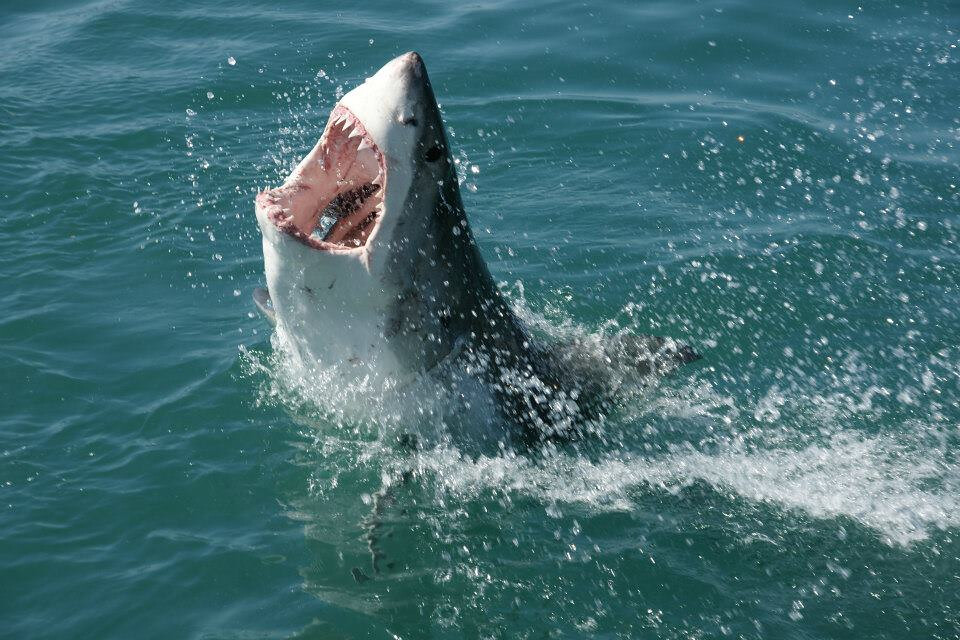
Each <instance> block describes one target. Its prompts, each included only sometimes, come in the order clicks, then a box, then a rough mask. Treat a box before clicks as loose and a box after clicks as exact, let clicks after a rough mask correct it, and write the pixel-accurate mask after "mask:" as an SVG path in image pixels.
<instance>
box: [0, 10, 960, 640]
mask: <svg viewBox="0 0 960 640" xmlns="http://www.w3.org/2000/svg"><path fill="white" fill-rule="evenodd" d="M958 30H960V11H958V8H957V5H956V4H955V3H952V2H903V3H895V2H890V1H888V0H880V1H878V2H872V3H860V4H858V3H855V2H842V1H834V2H825V1H814V2H809V3H795V2H785V1H783V0H772V1H770V2H763V3H760V2H747V1H745V0H717V1H702V2H690V3H680V2H643V3H634V2H626V1H621V0H617V1H611V2H603V3H555V2H546V1H534V2H526V3H507V2H490V3H439V2H436V3H431V2H418V3H412V4H411V3H385V2H376V1H374V2H368V3H364V4H362V5H358V6H345V5H341V4H333V3H327V4H325V5H320V4H317V3H307V2H299V3H285V4H284V5H283V6H278V5H277V3H266V2H252V3H234V2H229V3H228V2H214V1H194V2H179V1H177V2H169V3H152V2H144V1H142V0H128V1H125V0H117V1H108V0H104V1H100V2H83V1H77V2H55V1H50V2H34V3H20V2H6V3H4V4H3V6H2V7H0V220H2V233H0V305H2V310H3V313H0V408H2V410H0V507H2V512H0V513H2V515H0V541H2V544H0V637H4V638H7V637H8V638H204V639H213V638H238V639H240V638H242V639H248V638H403V639H408V638H480V637H483V638H581V637H603V638H658V639H659V638H663V639H668V638H669V639H674V638H677V639H679V638H697V639H701V638H789V639H804V640H807V639H815V638H857V639H861V638H891V639H902V638H943V639H945V638H956V637H958V634H960V539H958V536H960V459H958V451H960V449H958V447H960V429H958V424H960V407H958V401H960V387H958V381H960V377H958V376H960V351H958V347H957V345H958V342H960V322H958V321H960V290H958V285H960V256H958V251H957V232H958V228H960V190H958V181H960V148H958V146H960V111H958V106H957V105H958V104H960V83H958V78H960V64H958V61H960V50H958V43H960V36H958ZM411 49H416V50H418V51H419V52H421V54H422V55H423V56H424V58H425V60H426V64H427V67H428V69H429V72H430V75H431V78H432V80H433V83H434V86H435V90H436V93H437V95H438V99H439V100H440V102H441V103H442V108H443V112H444V116H445V119H446V122H447V125H448V127H449V131H450V133H451V135H452V143H453V146H454V147H455V152H456V157H457V159H458V162H459V168H460V174H461V178H462V183H463V184H462V189H463V194H464V199H465V204H466V207H467V211H468V214H469V216H470V218H471V221H472V224H473V227H474V231H475V233H476V235H477V239H478V242H479V244H480V246H481V249H482V252H483V255H484V256H485V258H486V260H487V262H488V264H489V266H490V269H491V271H492V273H493V275H494V277H495V279H496V280H497V281H498V283H500V284H501V285H502V287H503V289H504V291H505V292H506V293H507V295H508V296H509V298H510V300H511V303H512V304H513V305H514V307H515V308H516V309H517V312H518V313H519V314H521V316H522V317H523V318H525V319H526V321H527V322H529V323H530V324H531V325H533V326H535V327H536V328H537V330H538V331H540V332H544V333H549V334H554V335H567V334H571V333H572V334H578V335H581V336H588V337H591V338H593V339H596V340H603V339H604V336H608V335H610V334H611V333H613V332H616V331H619V330H624V329H629V330H633V331H637V332H646V333H657V334H662V335H669V336H673V337H675V338H678V339H681V340H684V341H687V342H689V343H691V344H693V345H695V346H696V347H697V349H698V350H700V352H701V353H702V354H703V356H704V357H703V359H702V360H701V361H699V362H697V363H695V364H692V365H688V366H686V367H684V368H683V369H681V370H679V371H677V372H675V373H674V374H672V375H670V376H668V377H666V378H664V379H662V380H660V381H658V382H657V383H656V384H653V385H651V386H649V387H646V388H644V389H640V390H636V391H635V392H632V393H626V394H624V395H623V397H622V398H620V399H619V401H618V403H617V407H616V410H615V411H614V412H613V413H612V414H611V415H610V416H609V417H608V419H607V420H606V421H605V423H604V425H603V429H602V433H600V434H598V435H595V436H594V437H592V438H587V439H586V440H584V441H582V442H579V443H576V444H571V445H561V446H559V447H556V448H545V449H544V450H542V451H520V452H518V451H510V450H503V451H499V452H497V451H493V452H491V451H488V450H485V449H483V448H477V447H473V446H471V430H470V428H469V425H468V427H467V428H463V426H462V425H461V428H460V430H459V431H458V433H456V434H451V433H447V431H448V422H447V421H446V419H445V418H444V417H443V416H442V415H441V414H442V412H440V413H437V412H434V413H429V412H428V416H433V417H432V418H429V417H428V419H425V420H422V421H420V423H419V424H417V425H411V424H408V423H407V422H405V419H404V418H402V417H399V418H398V416H403V415H405V414H403V412H400V411H398V410H397V408H396V407H392V406H388V405H387V404H384V405H383V406H380V407H378V410H377V411H372V412H370V414H369V415H367V416H366V417H363V418H354V417H347V416H345V415H344V414H343V413H342V412H340V411H338V406H337V398H338V397H339V396H338V393H340V391H338V390H336V389H334V390H331V389H330V388H329V387H325V386H324V384H323V381H322V380H310V379H307V380H304V379H303V378H302V377H298V374H297V372H296V371H294V370H293V369H292V368H291V367H290V366H289V364H288V363H287V361H286V360H285V359H284V357H283V355H282V349H281V348H280V346H281V345H279V344H278V343H277V341H276V339H275V338H274V337H273V336H272V331H271V329H270V328H269V326H268V325H266V323H264V322H263V321H262V320H261V319H260V318H259V317H257V316H256V315H255V314H254V309H253V306H252V304H251V301H250V293H251V291H252V289H253V287H255V286H258V285H261V284H262V283H263V275H262V258H261V248H260V237H259V231H258V229H257V226H256V222H255V219H254V217H253V204H252V201H253V197H254V195H255V194H256V192H257V191H258V190H259V189H262V188H264V187H266V186H275V185H277V184H278V183H279V181H280V180H281V179H282V177H283V176H284V175H285V174H286V172H288V171H289V169H290V168H291V167H292V166H293V165H294V164H295V163H296V162H297V161H298V160H299V158H300V157H302V155H303V154H304V153H305V152H306V151H307V150H308V149H309V148H310V147H311V146H312V145H313V143H314V141H315V140H316V138H317V137H318V136H319V134H320V132H321V131H322V129H323V126H324V124H325V121H326V114H327V112H328V111H329V109H330V108H331V107H332V105H333V104H334V103H335V102H336V100H337V98H338V97H339V96H340V95H342V93H343V92H344V91H347V90H349V89H350V88H351V87H353V86H354V85H356V84H357V83H358V82H359V81H362V79H363V78H364V77H366V76H367V75H369V74H370V73H371V72H372V71H374V70H376V69H377V68H378V67H379V66H380V65H382V64H383V63H384V62H386V61H387V60H388V59H389V58H391V57H393V56H394V55H396V54H398V53H402V52H404V51H407V50H411ZM342 391H343V393H344V394H347V395H349V394H350V393H354V394H362V393H364V390H362V389H352V390H342ZM428 396H429V394H428V393H426V392H425V394H424V398H423V402H424V403H425V404H426V403H429V401H430V398H429V397H428ZM399 430H413V431H415V432H418V431H423V432H429V433H426V434H424V435H425V436H429V437H424V439H423V441H424V443H425V445H424V446H423V447H422V448H421V449H420V450H419V451H416V452H411V451H409V450H406V449H404V448H403V447H398V446H397V445H396V444H395V436H396V434H397V432H398V431H399ZM375 560H376V567H374V561H375ZM355 570H356V571H355Z"/></svg>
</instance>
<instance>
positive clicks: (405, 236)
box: [256, 52, 497, 375]
mask: <svg viewBox="0 0 960 640" xmlns="http://www.w3.org/2000/svg"><path fill="white" fill-rule="evenodd" d="M256 212H257V220H258V222H259V225H260V229H261V231H262V234H263V254H264V264H265V271H266V277H267V287H268V289H269V292H270V297H271V299H272V304H273V308H274V313H275V315H276V321H277V326H278V330H279V331H280V332H281V333H283V334H284V335H285V337H286V338H287V342H288V343H290V344H291V345H292V346H293V347H294V351H295V352H296V353H298V354H299V355H300V356H301V357H302V358H303V359H304V360H305V361H308V364H312V363H314V362H316V363H319V364H320V365H321V366H328V365H342V364H347V365H349V366H356V367H359V368H360V371H358V372H361V373H363V374H364V375H369V374H370V373H380V374H393V375H404V374H406V373H408V372H410V371H411V370H418V369H429V368H430V367H432V366H434V365H435V364H436V363H437V362H439V361H440V360H441V359H443V358H444V357H445V356H446V355H447V354H449V353H450V352H451V351H453V350H454V349H455V348H456V346H457V344H458V341H460V340H461V339H462V338H463V336H464V335H465V334H469V333H470V325H471V324H473V323H475V322H476V321H477V320H478V318H479V311H478V306H482V305H484V304H485V301H486V300H488V299H490V298H496V297H497V294H496V288H495V286H493V284H492V280H490V276H489V273H488V272H487V270H486V266H485V264H484V263H483V261H482V259H480V257H479V254H478V253H477V250H476V247H475V244H474V242H473V237H472V234H471V233H470V229H469V226H468V224H467V220H466V216H465V214H464V212H463V206H462V203H461V198H460V192H459V185H458V180H457V175H456V168H455V166H454V163H453V160H452V158H451V155H450V148H449V145H448V142H447V136H446V133H445V132H444V127H443V121H442V118H441V115H440V110H439V107H438V106H437V102H436V98H435V97H434V93H433V88H432V87H431V84H430V80H429V78H428V77H427V71H426V67H425V66H424V63H423V60H422V59H421V57H420V56H419V55H418V54H417V53H413V52H411V53H406V54H404V55H401V56H399V57H397V58H395V59H393V60H391V61H390V62H388V63H387V64H386V65H384V66H383V67H382V68H381V69H380V70H379V71H378V72H377V73H376V74H375V75H373V76H372V77H370V78H367V80H366V81H365V82H364V83H363V84H361V85H360V86H358V87H356V88H355V89H353V90H352V91H350V92H349V93H348V94H346V95H345V96H344V97H343V99H342V100H340V102H339V103H337V105H336V106H335V107H334V108H333V110H332V112H331V114H330V118H329V121H328V123H327V126H326V128H325V130H324V132H323V135H322V136H321V138H320V141H319V142H318V143H317V144H316V146H315V147H314V148H313V149H312V150H311V151H310V153H308V154H307V156H306V157H305V158H304V159H303V160H302V161H301V162H300V164H299V165H298V166H297V167H296V168H295V169H294V170H293V172H292V173H291V174H290V176H289V177H288V178H287V179H286V181H285V182H284V184H283V185H282V186H280V187H278V188H276V189H270V190H266V191H263V192H262V193H260V194H259V195H258V196H257V199H256Z"/></svg>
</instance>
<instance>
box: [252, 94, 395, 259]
mask: <svg viewBox="0 0 960 640" xmlns="http://www.w3.org/2000/svg"><path fill="white" fill-rule="evenodd" d="M386 177H387V175H386V165H385V163H384V159H383V154H382V153H381V152H380V149H379V148H378V147H377V145H376V144H375V143H374V141H373V139H372V138H371V137H370V135H369V134H368V133H367V130H366V129H365V128H364V126H363V123H362V122H360V120H359V119H358V118H357V117H356V116H355V115H354V114H353V113H351V112H350V110H349V109H347V108H346V107H344V106H343V105H338V106H337V107H336V108H334V110H333V112H332V113H331V114H330V120H329V122H328V123H327V128H326V130H325V131H324V132H323V136H322V137H321V138H320V142H318V143H317V145H316V146H315V147H314V148H313V150H312V151H311V152H310V153H309V154H308V155H307V157H306V158H304V159H303V161H302V162H301V163H300V165H299V166H297V168H296V169H295V170H294V171H293V173H292V174H290V177H289V178H287V180H286V182H284V184H283V186H281V187H278V188H277V189H269V190H267V191H264V192H262V193H260V195H258V196H257V208H258V209H259V210H260V212H261V213H263V214H265V215H266V216H267V217H268V219H269V220H270V221H272V222H273V223H274V224H275V225H276V226H277V228H279V229H280V230H281V231H283V232H284V233H287V234H289V235H291V236H292V237H294V238H296V239H297V240H299V241H300V242H303V243H304V244H306V245H308V246H310V247H313V248H314V249H318V250H321V251H333V250H349V249H356V248H358V247H362V246H364V245H365V244H366V243H367V240H368V239H369V238H370V236H371V234H372V233H373V232H374V231H375V229H376V228H377V225H378V224H379V221H380V219H381V217H382V216H383V210H384V198H383V194H384V190H385V189H386Z"/></svg>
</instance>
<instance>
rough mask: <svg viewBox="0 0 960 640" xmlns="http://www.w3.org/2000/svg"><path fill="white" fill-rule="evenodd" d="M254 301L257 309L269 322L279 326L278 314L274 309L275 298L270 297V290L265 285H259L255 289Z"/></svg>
mask: <svg viewBox="0 0 960 640" xmlns="http://www.w3.org/2000/svg"><path fill="white" fill-rule="evenodd" d="M253 303H254V304H255V305H257V309H259V310H260V313H262V314H263V317H264V318H266V319H267V322H269V323H270V324H272V325H273V326H277V314H276V313H274V311H273V300H271V299H270V292H269V291H267V290H266V289H264V288H263V287H257V288H256V289H254V290H253Z"/></svg>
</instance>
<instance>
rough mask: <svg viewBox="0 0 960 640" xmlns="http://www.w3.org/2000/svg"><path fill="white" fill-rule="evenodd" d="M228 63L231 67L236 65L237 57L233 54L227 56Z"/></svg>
mask: <svg viewBox="0 0 960 640" xmlns="http://www.w3.org/2000/svg"><path fill="white" fill-rule="evenodd" d="M227 64H228V65H230V66H231V67H233V66H236V64H237V59H236V58H234V57H233V56H230V57H229V58H227Z"/></svg>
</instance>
